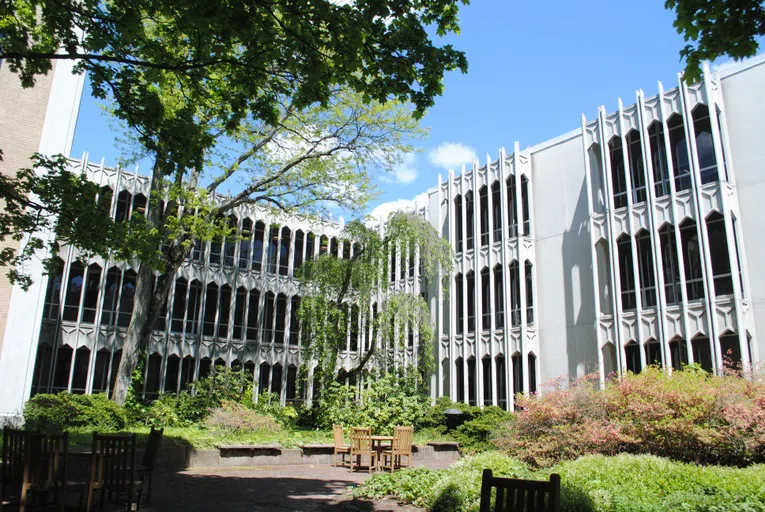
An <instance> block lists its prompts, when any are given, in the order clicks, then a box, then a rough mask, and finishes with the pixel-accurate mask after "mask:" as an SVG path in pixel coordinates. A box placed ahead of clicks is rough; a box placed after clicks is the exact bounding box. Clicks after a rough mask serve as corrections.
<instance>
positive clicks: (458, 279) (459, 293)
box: [454, 274, 465, 334]
mask: <svg viewBox="0 0 765 512" xmlns="http://www.w3.org/2000/svg"><path fill="white" fill-rule="evenodd" d="M464 285H465V283H464V282H463V278H462V274H457V275H456V276H455V277H454V296H455V298H456V299H457V300H455V306H456V309H457V311H456V312H455V313H456V315H455V316H456V317H457V334H462V333H463V329H464V321H465V300H464V295H463V286H464Z"/></svg>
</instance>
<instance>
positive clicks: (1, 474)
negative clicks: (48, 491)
mask: <svg viewBox="0 0 765 512" xmlns="http://www.w3.org/2000/svg"><path fill="white" fill-rule="evenodd" d="M26 442H27V433H26V432H25V431H23V430H18V429H15V428H10V427H8V426H6V427H3V452H2V465H1V466H0V510H3V506H4V505H10V504H11V501H10V498H11V497H15V498H16V501H18V498H19V496H20V494H21V485H22V483H23V481H24V458H25V455H26Z"/></svg>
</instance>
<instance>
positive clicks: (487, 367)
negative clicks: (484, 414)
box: [481, 356, 493, 406]
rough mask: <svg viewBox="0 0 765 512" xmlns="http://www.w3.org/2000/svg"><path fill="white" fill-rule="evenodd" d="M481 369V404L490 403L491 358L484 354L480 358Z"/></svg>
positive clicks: (486, 404)
mask: <svg viewBox="0 0 765 512" xmlns="http://www.w3.org/2000/svg"><path fill="white" fill-rule="evenodd" d="M481 370H483V371H482V373H483V405H484V406H489V405H491V397H492V391H493V390H492V381H491V377H492V375H491V358H490V357H489V356H484V357H483V358H482V359H481Z"/></svg>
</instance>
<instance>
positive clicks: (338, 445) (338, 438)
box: [332, 425, 351, 467]
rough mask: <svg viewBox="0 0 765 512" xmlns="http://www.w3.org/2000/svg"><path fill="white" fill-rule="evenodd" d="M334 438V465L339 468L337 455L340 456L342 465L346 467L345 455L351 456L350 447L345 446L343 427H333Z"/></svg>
mask: <svg viewBox="0 0 765 512" xmlns="http://www.w3.org/2000/svg"><path fill="white" fill-rule="evenodd" d="M332 436H333V437H334V439H335V452H334V454H333V455H332V465H333V466H335V467H337V455H338V454H340V465H341V466H345V454H346V453H347V454H348V455H349V456H350V454H351V447H350V445H347V444H345V437H344V434H343V426H342V425H332Z"/></svg>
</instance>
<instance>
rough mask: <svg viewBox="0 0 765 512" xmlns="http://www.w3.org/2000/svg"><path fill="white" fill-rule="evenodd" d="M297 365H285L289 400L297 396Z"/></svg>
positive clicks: (291, 400)
mask: <svg viewBox="0 0 765 512" xmlns="http://www.w3.org/2000/svg"><path fill="white" fill-rule="evenodd" d="M297 377H298V367H297V366H295V365H294V364H291V365H289V366H288V367H287V400H289V401H290V402H293V401H295V400H296V399H297V398H298V389H297V388H298V386H297V383H298V382H297V380H298V379H297Z"/></svg>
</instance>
